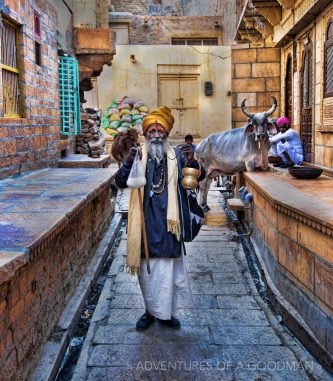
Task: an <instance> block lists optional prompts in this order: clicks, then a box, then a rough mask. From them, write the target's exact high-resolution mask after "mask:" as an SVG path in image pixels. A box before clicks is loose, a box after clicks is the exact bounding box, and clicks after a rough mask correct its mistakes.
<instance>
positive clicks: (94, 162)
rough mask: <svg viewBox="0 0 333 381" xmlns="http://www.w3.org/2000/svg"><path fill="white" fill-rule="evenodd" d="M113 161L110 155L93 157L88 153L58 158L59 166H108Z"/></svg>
mask: <svg viewBox="0 0 333 381" xmlns="http://www.w3.org/2000/svg"><path fill="white" fill-rule="evenodd" d="M110 163H111V156H110V155H101V157H99V158H92V157H89V156H88V155H81V154H73V155H68V156H67V157H65V158H63V159H60V160H58V167H59V168H107V167H108V166H109V165H110Z"/></svg>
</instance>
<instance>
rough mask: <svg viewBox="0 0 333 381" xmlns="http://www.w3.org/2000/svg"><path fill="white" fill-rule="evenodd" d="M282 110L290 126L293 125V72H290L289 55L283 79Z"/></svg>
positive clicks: (290, 62) (290, 60)
mask: <svg viewBox="0 0 333 381" xmlns="http://www.w3.org/2000/svg"><path fill="white" fill-rule="evenodd" d="M284 102H285V103H284V110H285V116H286V117H287V118H289V119H290V120H291V124H292V125H293V124H294V118H293V71H292V59H291V55H290V54H289V55H288V58H287V65H286V77H285V97H284Z"/></svg>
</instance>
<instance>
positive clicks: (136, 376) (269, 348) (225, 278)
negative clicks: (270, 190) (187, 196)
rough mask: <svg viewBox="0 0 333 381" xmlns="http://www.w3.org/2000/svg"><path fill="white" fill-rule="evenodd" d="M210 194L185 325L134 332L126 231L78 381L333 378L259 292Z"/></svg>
mask: <svg viewBox="0 0 333 381" xmlns="http://www.w3.org/2000/svg"><path fill="white" fill-rule="evenodd" d="M127 194H128V191H124V192H121V193H120V197H119V196H118V211H122V212H124V210H125V209H126V204H127ZM209 199H210V200H209V201H210V205H211V207H212V210H211V212H209V213H208V214H207V216H206V224H205V225H204V226H203V228H202V230H201V232H200V233H199V235H198V237H197V238H196V239H195V240H194V241H193V242H192V243H189V244H187V245H186V251H187V255H186V263H187V270H188V272H189V276H190V281H191V287H192V291H193V294H194V305H193V308H190V309H183V310H181V312H180V314H179V319H180V321H181V324H182V326H181V329H180V330H173V329H171V328H166V327H164V326H163V325H162V324H161V323H159V322H157V321H156V322H155V323H154V324H153V325H152V327H150V328H149V329H148V330H146V331H144V332H138V331H137V330H136V329H135V323H136V321H137V319H138V317H139V316H140V315H141V314H142V313H143V311H144V303H143V298H142V294H141V291H140V287H139V284H138V281H137V278H136V277H134V276H131V275H129V274H127V273H126V272H125V271H124V264H125V256H126V234H123V235H122V237H121V242H120V245H119V247H118V249H117V251H116V255H115V258H114V260H113V263H112V265H111V267H110V270H109V273H108V278H107V281H106V283H105V286H104V289H103V291H102V294H101V297H100V299H99V302H98V305H97V308H96V310H95V313H94V315H93V317H92V322H91V325H90V327H89V331H88V334H87V337H86V339H85V342H84V345H83V349H82V351H81V355H80V358H79V360H78V364H77V366H76V369H75V372H74V376H73V378H72V380H73V381H83V380H87V381H100V380H110V381H111V380H112V381H115V380H126V381H128V380H140V381H144V380H156V381H161V380H166V381H172V380H175V381H176V380H189V381H194V380H237V381H238V380H246V381H250V380H281V381H282V380H283V381H287V380H293V381H297V380H302V381H304V380H308V379H313V378H311V377H309V375H317V376H318V375H320V377H322V378H320V379H322V380H324V379H332V378H330V377H329V376H325V371H323V370H322V368H321V366H320V365H319V364H318V363H317V361H316V360H314V358H313V357H312V356H311V355H310V354H309V353H308V352H307V351H306V350H305V349H304V348H303V347H302V346H301V345H300V344H299V343H298V342H297V341H296V339H294V337H293V336H291V335H290V334H289V332H288V331H287V330H286V329H285V328H284V326H282V325H280V324H279V322H278V319H277V317H276V316H274V315H273V314H272V312H271V311H270V310H269V309H268V307H267V305H266V304H265V303H264V302H263V300H262V299H261V297H260V296H259V295H258V292H257V290H256V288H255V286H254V283H253V281H252V278H251V275H250V273H249V268H248V264H247V261H246V258H245V254H244V251H243V249H242V246H241V244H240V243H239V242H238V240H237V235H236V234H235V232H233V231H232V230H230V229H229V227H228V221H227V218H226V215H225V214H224V213H223V209H222V207H221V200H222V196H221V193H220V192H219V191H218V190H215V191H214V190H213V191H211V192H210V194H209ZM326 377H328V378H326ZM58 381H61V379H60V378H58Z"/></svg>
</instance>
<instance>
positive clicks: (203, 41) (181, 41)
mask: <svg viewBox="0 0 333 381" xmlns="http://www.w3.org/2000/svg"><path fill="white" fill-rule="evenodd" d="M218 44H219V43H218V39H217V38H206V37H205V38H172V39H171V45H192V46H194V45H195V46H200V45H208V46H217V45H218Z"/></svg>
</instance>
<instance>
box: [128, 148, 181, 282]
mask: <svg viewBox="0 0 333 381" xmlns="http://www.w3.org/2000/svg"><path fill="white" fill-rule="evenodd" d="M147 157H148V154H147V145H146V144H145V145H144V146H143V148H142V167H143V170H144V173H146V167H147ZM167 166H168V207H167V229H168V232H170V233H173V234H175V236H176V237H177V239H178V241H179V240H180V221H179V205H178V197H177V184H178V165H177V157H176V153H175V151H174V150H173V148H172V147H171V146H170V144H169V143H168V144H167ZM141 197H142V198H143V189H141ZM147 228H148V229H149V226H147ZM141 237H142V226H141V211H140V202H139V191H138V189H131V193H130V200H129V207H128V227H127V266H126V270H127V271H128V272H129V273H131V274H133V275H134V274H139V272H140V263H141Z"/></svg>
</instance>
